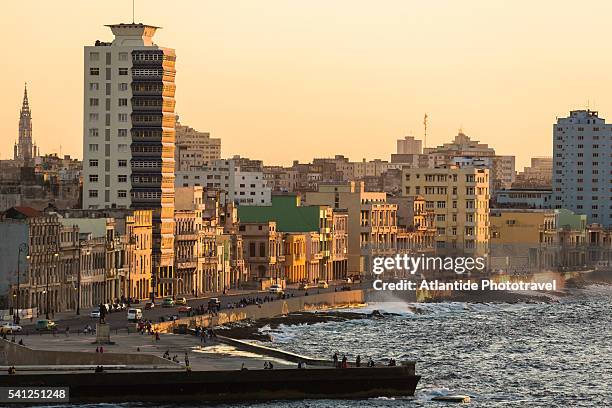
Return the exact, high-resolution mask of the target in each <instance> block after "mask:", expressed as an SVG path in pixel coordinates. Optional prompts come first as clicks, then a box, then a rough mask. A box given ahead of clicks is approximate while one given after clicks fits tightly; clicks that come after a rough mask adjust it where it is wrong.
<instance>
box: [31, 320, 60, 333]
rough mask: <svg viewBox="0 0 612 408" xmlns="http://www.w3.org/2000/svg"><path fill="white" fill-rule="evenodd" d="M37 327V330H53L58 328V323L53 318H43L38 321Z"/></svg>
mask: <svg viewBox="0 0 612 408" xmlns="http://www.w3.org/2000/svg"><path fill="white" fill-rule="evenodd" d="M35 328H36V330H37V331H44V330H48V331H53V330H55V329H56V325H55V322H54V321H53V320H47V319H41V320H38V321H36V326H35Z"/></svg>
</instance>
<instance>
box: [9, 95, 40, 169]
mask: <svg viewBox="0 0 612 408" xmlns="http://www.w3.org/2000/svg"><path fill="white" fill-rule="evenodd" d="M34 156H36V146H34V144H33V143H32V112H30V103H29V101H28V86H27V85H26V86H25V87H24V90H23V103H22V105H21V111H20V112H19V139H18V141H17V142H16V143H15V147H14V149H13V158H14V159H15V160H19V161H21V162H22V163H23V164H24V165H27V164H30V163H31V161H32V158H33V157H34Z"/></svg>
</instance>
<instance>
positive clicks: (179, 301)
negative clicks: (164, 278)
mask: <svg viewBox="0 0 612 408" xmlns="http://www.w3.org/2000/svg"><path fill="white" fill-rule="evenodd" d="M174 304H175V305H177V306H179V305H180V306H184V305H186V304H187V299H185V298H184V297H180V298H176V300H175V301H174Z"/></svg>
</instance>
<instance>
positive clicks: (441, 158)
mask: <svg viewBox="0 0 612 408" xmlns="http://www.w3.org/2000/svg"><path fill="white" fill-rule="evenodd" d="M424 153H426V154H427V155H428V156H429V164H428V167H430V168H436V167H443V166H450V165H459V166H468V167H472V166H473V167H485V168H488V169H489V170H490V173H489V174H490V183H491V187H492V188H493V189H499V188H510V187H511V186H512V183H513V182H514V180H515V178H516V172H515V157H514V156H503V155H498V154H496V153H495V149H493V148H492V147H489V145H487V144H486V143H480V142H479V141H478V140H472V139H470V137H469V136H467V135H466V134H465V133H463V132H462V131H461V130H460V131H459V133H458V134H457V136H455V138H454V139H453V141H452V142H450V143H444V144H443V145H441V146H437V147H432V148H425V149H424Z"/></svg>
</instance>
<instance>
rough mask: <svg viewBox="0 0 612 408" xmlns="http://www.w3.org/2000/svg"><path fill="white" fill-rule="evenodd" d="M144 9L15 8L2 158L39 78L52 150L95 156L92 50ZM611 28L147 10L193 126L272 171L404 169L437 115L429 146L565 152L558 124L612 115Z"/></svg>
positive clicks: (144, 16)
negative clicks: (87, 90) (339, 161)
mask: <svg viewBox="0 0 612 408" xmlns="http://www.w3.org/2000/svg"><path fill="white" fill-rule="evenodd" d="M131 14H132V3H131V0H105V1H81V0H73V1H68V0H64V1H62V0H57V1H53V2H51V1H42V0H40V1H28V2H4V4H3V7H2V25H1V26H0V33H1V34H2V39H3V49H4V51H3V54H4V56H3V63H2V74H1V76H0V78H1V79H0V81H1V84H2V91H3V92H2V96H3V97H2V99H1V101H0V146H1V147H0V156H1V157H2V158H9V157H12V146H13V142H14V141H15V139H16V137H17V129H18V118H19V107H20V105H21V99H22V93H23V83H24V82H25V81H27V82H28V87H29V95H30V104H31V106H32V112H33V127H34V129H33V131H34V138H35V140H36V142H37V143H38V144H39V145H40V146H41V150H42V152H43V153H47V152H57V151H59V146H60V144H61V146H62V153H64V154H71V155H73V156H77V157H79V158H80V157H81V156H82V151H81V146H82V134H81V129H82V115H83V108H82V98H83V89H82V88H83V78H82V70H83V46H84V45H86V44H87V45H90V44H93V43H94V41H95V40H97V39H99V40H103V41H110V40H111V39H112V34H111V32H110V30H109V29H108V28H106V27H104V24H111V23H119V22H131V19H132V16H131ZM611 18H612V2H610V1H605V0H603V1H596V0H593V1H590V2H589V3H588V7H584V6H582V5H581V4H580V3H577V2H575V1H572V2H570V1H542V0H538V1H516V0H513V1H501V0H500V1H496V0H482V1H465V0H463V1H458V0H448V1H441V0H433V1H411V0H397V1H396V0H383V1H374V0H369V1H359V0H301V1H297V0H295V1H294V0H265V1H246V0H245V1H231V0H223V1H221V0H219V1H208V0H206V1H202V0H200V1H198V0H177V1H171V2H169V1H167V0H163V1H162V0H146V1H144V0H136V21H137V22H143V23H147V24H153V25H159V26H162V27H163V29H162V30H159V31H158V33H157V34H156V36H155V42H156V43H157V44H159V45H161V46H168V47H172V48H175V49H176V52H177V71H178V72H177V79H176V81H177V93H176V98H177V104H176V106H177V113H178V114H179V115H180V117H181V122H183V123H185V124H189V125H190V126H192V127H195V128H196V129H198V130H202V131H210V132H211V134H212V136H214V137H220V138H222V154H223V156H230V155H233V154H240V155H243V156H248V157H252V158H260V159H263V160H265V162H266V163H270V164H273V163H279V164H288V163H291V161H292V160H293V159H299V160H300V161H308V160H310V159H311V158H312V157H325V156H330V155H333V154H344V155H347V156H349V157H350V158H351V159H353V160H360V159H361V158H364V157H365V158H368V159H371V158H383V159H388V158H389V154H390V153H392V152H394V150H395V140H396V139H397V138H401V137H402V136H404V135H407V134H414V135H416V136H421V135H422V132H423V131H422V121H423V114H424V113H425V112H427V113H428V115H429V118H430V125H429V136H428V145H431V144H441V143H443V142H447V141H449V140H450V139H452V137H453V136H454V135H455V134H456V133H457V129H458V128H459V127H462V128H463V129H464V131H465V133H467V134H468V135H469V136H471V137H472V138H474V139H479V140H481V141H482V142H486V143H489V144H490V145H491V146H493V147H495V149H496V151H497V152H498V153H499V154H516V155H517V168H519V167H522V166H523V165H525V164H526V163H527V162H528V160H529V157H531V156H536V155H550V152H551V137H552V136H551V133H552V124H553V123H554V121H555V117H556V116H565V115H567V114H568V112H569V110H570V109H579V108H584V107H586V105H587V101H590V102H589V103H590V107H591V109H595V110H599V111H600V115H602V116H604V117H606V116H607V117H608V119H610V120H612V92H611V91H612V89H611V85H610V82H609V81H610V76H611V74H610V72H612V52H610V49H609V44H610V42H609V39H610V36H611V32H612V29H611V28H610V26H611V24H610V19H611Z"/></svg>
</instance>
